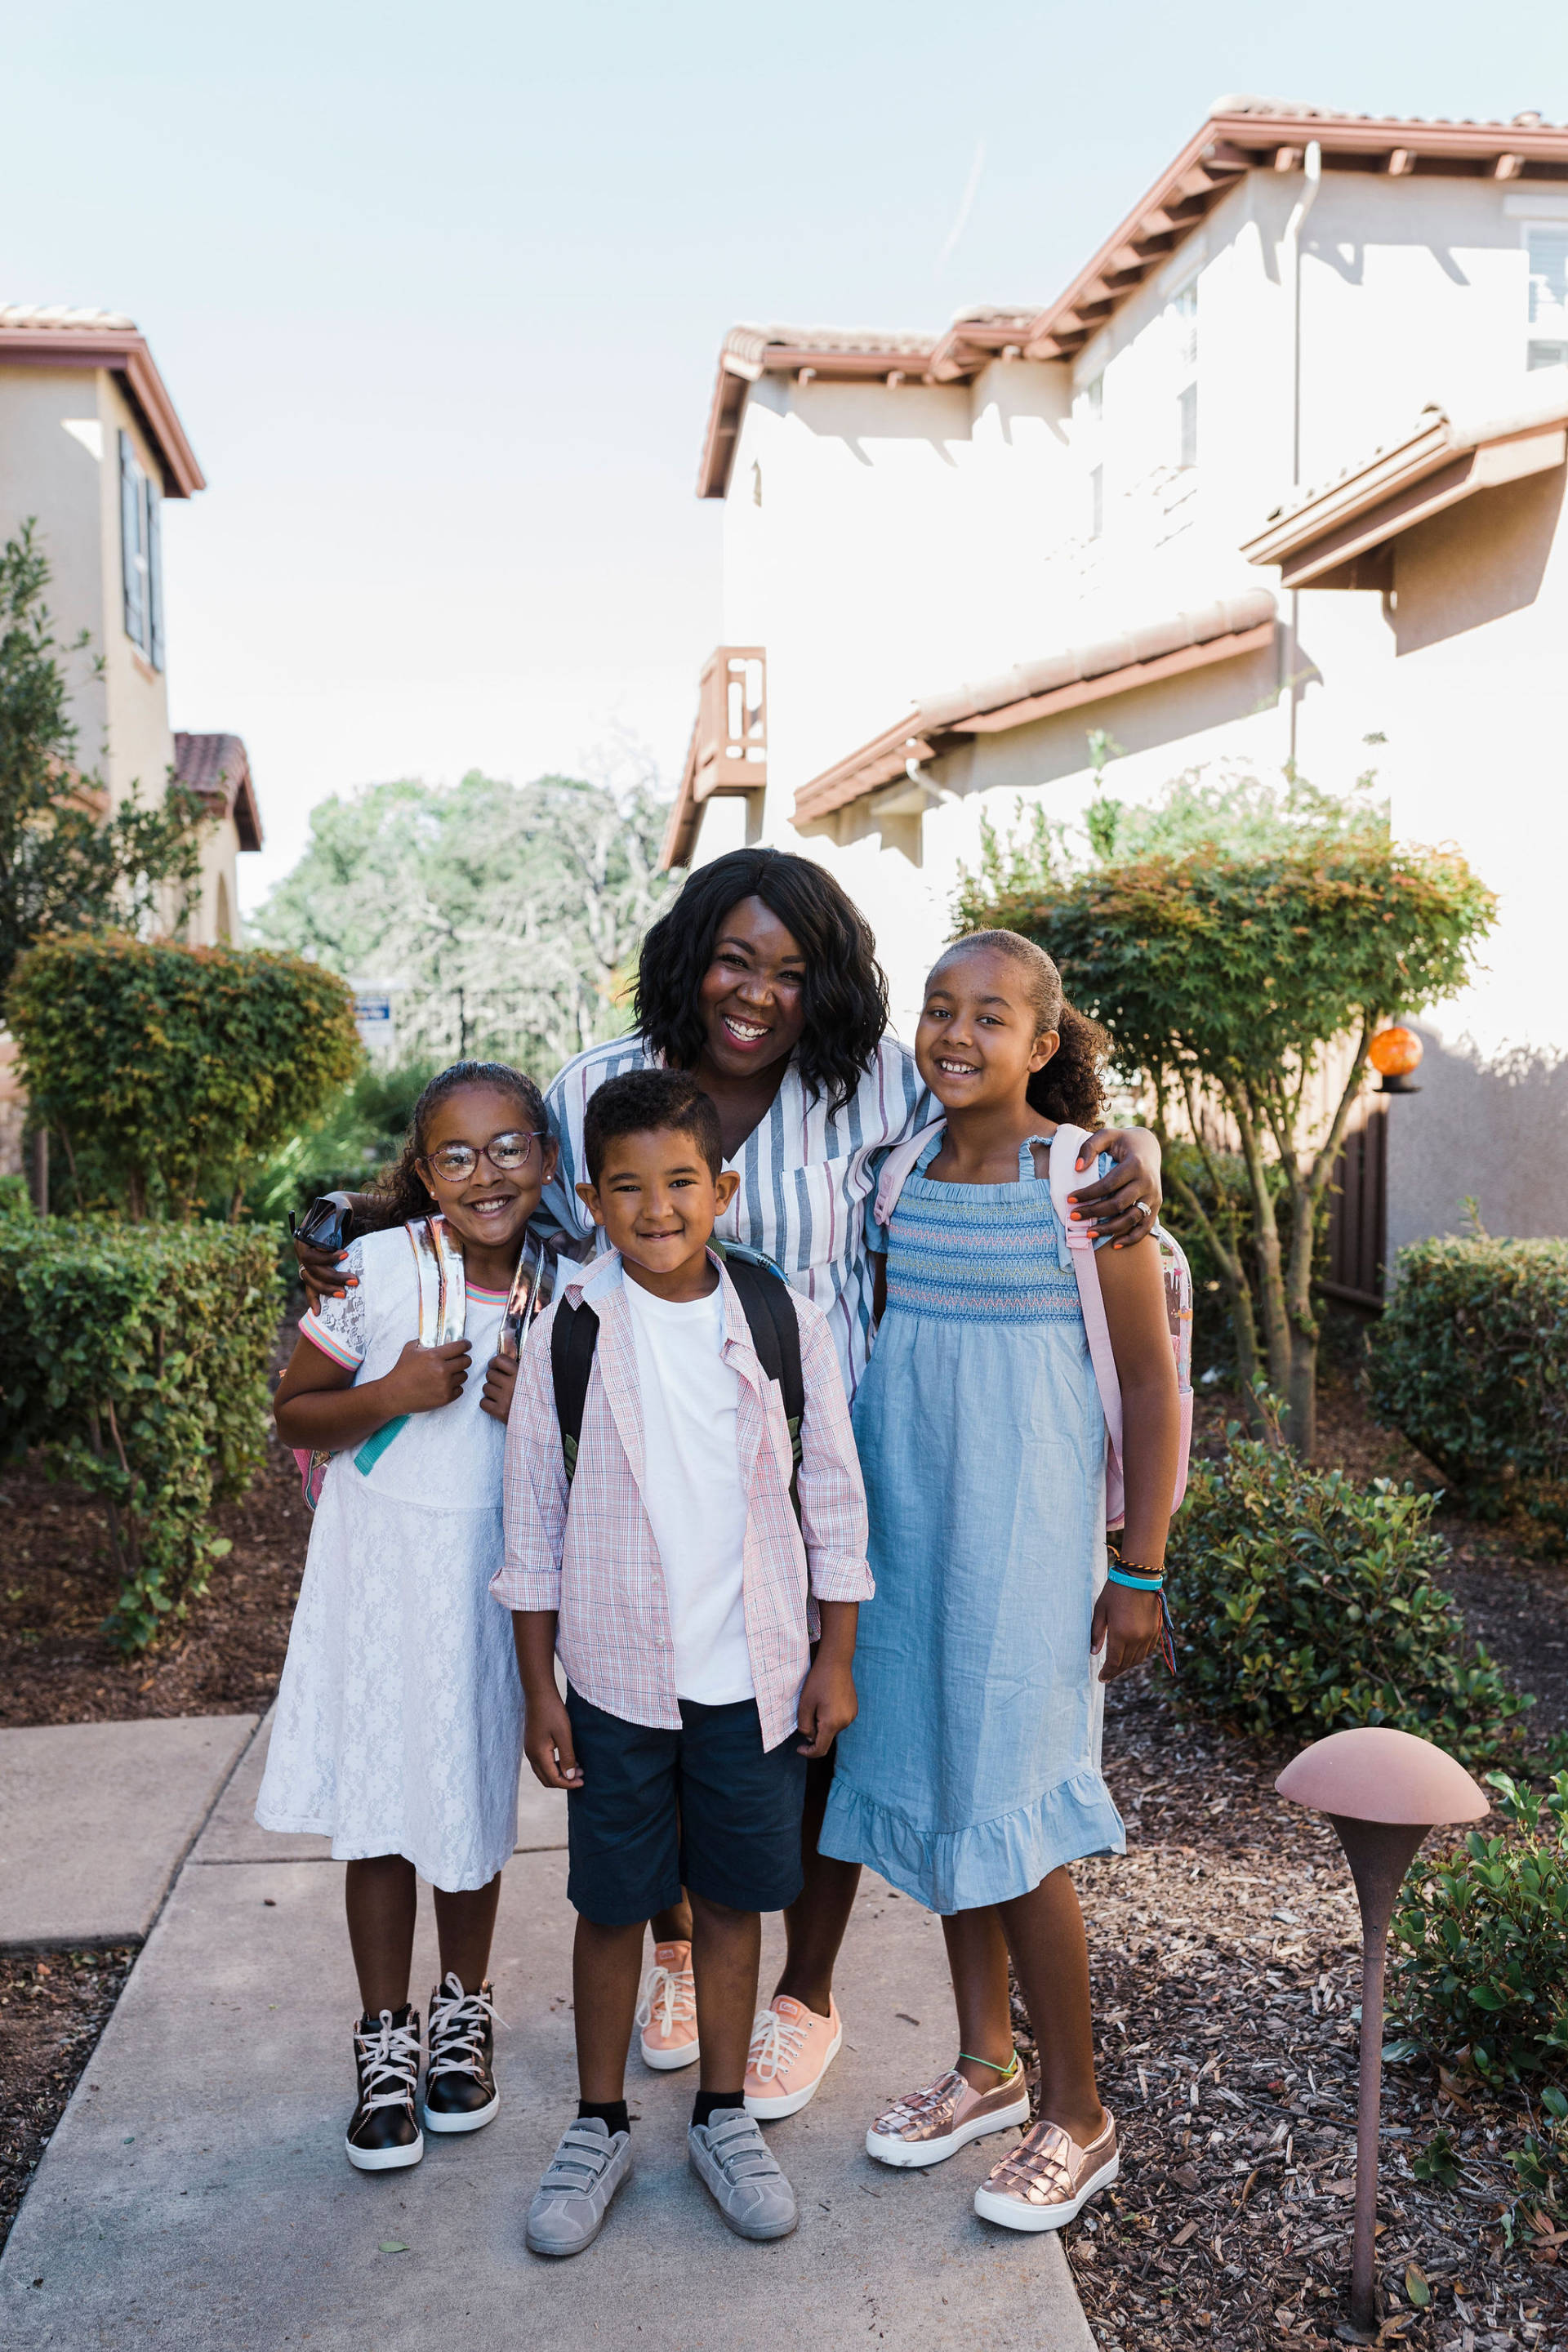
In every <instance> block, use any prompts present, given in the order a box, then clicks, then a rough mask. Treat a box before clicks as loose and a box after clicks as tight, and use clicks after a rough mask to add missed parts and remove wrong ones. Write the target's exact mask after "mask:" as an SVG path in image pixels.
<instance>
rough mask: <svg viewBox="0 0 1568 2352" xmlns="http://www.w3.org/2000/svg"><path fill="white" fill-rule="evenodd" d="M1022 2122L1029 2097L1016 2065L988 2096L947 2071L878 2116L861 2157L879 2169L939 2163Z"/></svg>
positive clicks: (1021, 2071)
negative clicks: (864, 2155)
mask: <svg viewBox="0 0 1568 2352" xmlns="http://www.w3.org/2000/svg"><path fill="white" fill-rule="evenodd" d="M1028 2120H1029V2093H1028V2088H1027V2085H1026V2083H1025V2080H1024V2070H1023V2068H1022V2066H1016V2067H1015V2068H1014V2070H1013V2072H1012V2074H1009V2075H1007V2076H1005V2079H1004V2080H1002V2081H1000V2082H998V2083H996V2084H994V2085H993V2086H992V2088H991V2089H990V2090H989V2091H977V2090H976V2089H975V2087H974V2085H973V2083H970V2082H966V2081H965V2079H964V2077H963V2075H962V2074H960V2073H959V2072H958V2069H957V2068H956V2067H953V2068H952V2070H951V2071H950V2072H949V2073H948V2074H943V2075H941V2076H940V2077H939V2078H938V2080H937V2081H936V2082H934V2083H932V2084H931V2086H930V2088H929V2089H927V2090H924V2091H911V2092H910V2094H909V2095H908V2096H907V2097H906V2098H902V2099H900V2100H898V2101H897V2102H896V2104H895V2105H892V2106H890V2107H889V2108H888V2109H887V2110H886V2112H885V2113H884V2114H882V2115H879V2116H878V2117H877V2120H876V2122H875V2123H874V2124H873V2125H872V2126H871V2128H870V2130H869V2131H868V2133H867V2135H866V2153H867V2155H868V2156H874V2157H875V2158H876V2159H877V2161H878V2163H879V2164H891V2165H896V2166H900V2167H903V2168H911V2169H913V2168H919V2167H920V2166H921V2165H926V2164H941V2163H942V2160H943V2158H946V2157H950V2156H956V2155H957V2154H958V2151H959V2149H960V2148H961V2147H968V2145H969V2143H970V2141H971V2140H972V2139H984V2137H985V2135H986V2133H987V2132H997V2131H1005V2130H1006V2129H1007V2126H1009V2125H1010V2124H1026V2123H1027V2122H1028Z"/></svg>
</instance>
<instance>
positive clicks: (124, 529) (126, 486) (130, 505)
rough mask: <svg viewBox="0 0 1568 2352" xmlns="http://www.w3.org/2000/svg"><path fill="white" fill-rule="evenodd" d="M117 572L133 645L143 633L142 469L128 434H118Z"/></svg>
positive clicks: (144, 599) (144, 594) (144, 634)
mask: <svg viewBox="0 0 1568 2352" xmlns="http://www.w3.org/2000/svg"><path fill="white" fill-rule="evenodd" d="M120 573H121V580H122V581H123V582H124V584H125V634H126V635H127V636H128V637H129V638H130V639H131V640H132V644H134V645H138V646H140V645H142V644H143V643H144V642H145V640H146V635H147V603H146V588H145V578H146V575H145V569H144V565H143V561H142V471H141V467H139V466H138V465H137V463H136V457H135V453H134V451H133V450H132V446H131V436H130V434H129V433H121V436H120Z"/></svg>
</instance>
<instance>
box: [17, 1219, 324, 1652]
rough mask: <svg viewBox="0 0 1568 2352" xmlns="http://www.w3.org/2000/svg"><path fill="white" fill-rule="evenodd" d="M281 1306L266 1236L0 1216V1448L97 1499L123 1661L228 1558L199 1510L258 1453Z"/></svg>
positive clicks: (112, 1623) (234, 1228) (241, 1482)
mask: <svg viewBox="0 0 1568 2352" xmlns="http://www.w3.org/2000/svg"><path fill="white" fill-rule="evenodd" d="M281 1298H282V1289H281V1284H280V1281H279V1273H278V1262H277V1249H276V1244H275V1240H274V1236H273V1235H272V1234H271V1233H270V1232H268V1230H267V1229H266V1228H265V1227H261V1226H255V1225H219V1224H207V1223H192V1224H184V1225H130V1224H123V1223H119V1222H118V1221H116V1220H115V1219H112V1218H109V1217H80V1218H60V1217H50V1218H41V1219H36V1218H32V1217H19V1216H15V1215H0V1453H5V1452H8V1451H10V1450H12V1449H13V1448H14V1447H16V1445H18V1444H34V1445H37V1446H38V1447H40V1448H41V1449H42V1451H43V1454H44V1456H45V1459H46V1460H47V1463H48V1464H49V1465H50V1466H51V1468H52V1469H54V1470H55V1471H57V1472H58V1475H61V1476H63V1477H67V1478H69V1479H71V1480H73V1481H74V1482H75V1483H76V1484H77V1485H78V1486H83V1487H85V1488H86V1489H87V1490H88V1491H89V1493H90V1494H95V1495H101V1496H103V1497H104V1498H105V1500H106V1502H107V1503H108V1506H109V1520H110V1541H111V1544H112V1546H113V1549H114V1554H115V1561H116V1566H117V1568H118V1570H119V1573H120V1579H121V1588H120V1592H119V1595H118V1597H117V1599H116V1601H115V1603H114V1606H113V1608H112V1610H111V1611H110V1616H109V1620H108V1627H107V1630H108V1632H109V1633H110V1637H111V1638H112V1639H113V1640H114V1641H115V1642H116V1643H118V1644H119V1646H120V1647H121V1648H122V1649H125V1650H132V1651H133V1650H141V1649H145V1647H146V1646H147V1644H148V1643H149V1642H151V1641H152V1640H153V1636H154V1634H155V1633H157V1631H158V1629H159V1627H160V1625H161V1624H162V1622H163V1620H164V1619H165V1618H167V1617H168V1616H170V1615H171V1614H173V1615H174V1616H184V1613H185V1608H186V1604H187V1602H189V1601H193V1600H195V1598H196V1597H197V1595H198V1594H200V1593H201V1592H202V1591H204V1590H205V1586H206V1582H207V1579H208V1577H209V1575H210V1574H211V1572H212V1568H213V1564H214V1562H215V1561H216V1560H217V1559H220V1558H221V1557H222V1556H223V1554H224V1553H225V1552H226V1551H227V1549H229V1547H228V1544H227V1542H226V1540H225V1539H223V1538H219V1537H217V1536H216V1535H215V1534H214V1533H213V1530H212V1524H211V1515H212V1507H213V1504H214V1502H215V1501H216V1500H218V1499H220V1498H222V1497H223V1496H228V1495H233V1494H238V1493H241V1492H243V1491H244V1489H245V1487H246V1486H248V1485H249V1483H250V1480H251V1478H252V1477H253V1476H254V1475H255V1474H256V1472H257V1470H258V1468H259V1467H260V1465H261V1463H262V1461H263V1459H264V1457H265V1450H266V1444H267V1429H268V1387H267V1369H268V1362H269V1360H270V1358H271V1353H272V1349H273V1346H274V1344H275V1341H276V1338H277V1331H278V1318H279V1312H280V1307H281Z"/></svg>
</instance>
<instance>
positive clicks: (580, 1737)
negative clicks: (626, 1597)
mask: <svg viewBox="0 0 1568 2352" xmlns="http://www.w3.org/2000/svg"><path fill="white" fill-rule="evenodd" d="M566 1712H567V1714H568V1715H569V1716H570V1717H571V1718H572V1742H573V1746H574V1748H575V1749H576V1751H577V1761H578V1763H579V1764H580V1765H581V1766H582V1768H583V1786H582V1787H581V1788H580V1789H574V1790H572V1791H571V1793H570V1794H569V1796H568V1797H567V1800H566V1840H567V1853H568V1870H567V1877H566V1899H567V1901H568V1902H569V1903H570V1904H571V1906H572V1907H573V1909H574V1911H577V1912H580V1913H581V1915H582V1916H583V1917H584V1919H591V1920H593V1921H594V1923H595V1926H597V1927H631V1926H633V1925H634V1924H635V1923H636V1922H637V1921H638V1920H641V1919H650V1918H652V1916H653V1915H654V1913H655V1912H656V1911H668V1910H671V1909H673V1907H674V1906H675V1905H676V1904H678V1903H679V1900H680V1890H681V1888H682V1887H683V1886H686V1887H689V1889H690V1891H691V1893H692V1894H693V1895H703V1896H705V1897H706V1899H707V1900H708V1901H709V1902H710V1903H722V1904H724V1905H726V1906H728V1907H729V1909H731V1911H782V1910H784V1907H785V1906H786V1905H788V1904H791V1903H793V1902H794V1901H795V1897H796V1895H798V1894H799V1893H800V1889H801V1868H800V1822H801V1811H802V1808H803V1806H804V1803H805V1757H804V1756H802V1755H801V1754H800V1753H799V1747H800V1742H799V1739H798V1738H797V1737H796V1735H795V1734H794V1733H793V1732H792V1733H791V1735H790V1737H789V1738H787V1739H785V1740H784V1741H783V1742H782V1743H781V1744H780V1745H779V1746H778V1747H777V1748H769V1749H767V1750H765V1751H764V1749H763V1729H762V1724H761V1722H760V1720H759V1718H758V1716H757V1702H756V1700H755V1699H754V1698H742V1699H737V1700H736V1701H735V1703H734V1704H733V1706H703V1705H702V1704H701V1702H700V1700H697V1699H690V1698H683V1699H682V1700H681V1701H680V1729H679V1731H661V1730H659V1729H658V1728H657V1727H655V1726H653V1725H651V1724H646V1723H626V1722H624V1721H623V1720H622V1718H621V1717H619V1716H617V1715H606V1714H605V1711H604V1709H603V1707H597V1706H594V1705H592V1703H591V1702H590V1701H589V1700H587V1699H585V1698H584V1697H583V1696H581V1694H580V1693H579V1692H577V1691H574V1690H571V1689H568V1691H567V1693H566Z"/></svg>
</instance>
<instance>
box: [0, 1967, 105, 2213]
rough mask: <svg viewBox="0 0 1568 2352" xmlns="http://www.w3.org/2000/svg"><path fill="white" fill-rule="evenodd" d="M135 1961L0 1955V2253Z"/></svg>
mask: <svg viewBox="0 0 1568 2352" xmlns="http://www.w3.org/2000/svg"><path fill="white" fill-rule="evenodd" d="M135 1957H136V1950H135V1947H134V1946H133V1945H131V1944H121V1945H114V1946H112V1947H110V1948H108V1949H106V1950H103V1951H93V1952H28V1953H26V1954H23V1955H20V1956H15V1957H11V1958H6V1957H5V1955H3V1954H0V2245H4V2244H5V2240H6V2237H7V2236H8V2235H9V2233H10V2229H11V2224H12V2222H13V2221H15V2220H16V2209H17V2207H18V2206H19V2205H20V2204H21V2202H22V2199H23V2197H24V2196H25V2195H26V2189H27V2183H28V2181H29V2180H30V2179H32V2176H33V2173H34V2171H35V2169H36V2168H37V2162H38V2158H39V2157H40V2156H41V2155H42V2154H43V2152H44V2149H45V2147H46V2146H47V2143H48V2139H49V2136H50V2134H51V2133H52V2132H53V2130H54V2128H55V2126H56V2125H57V2124H58V2121H59V2119H60V2116H62V2115H63V2113H64V2112H65V2105H66V2101H67V2100H68V2098H69V2097H70V2095H71V2093H72V2091H73V2090H74V2089H75V2088H76V2084H77V2082H78V2079H79V2076H80V2074H81V2071H82V2069H83V2067H84V2066H85V2065H86V2064H87V2063H88V2060H89V2058H90V2057H91V2056H92V2053H93V2051H94V2050H95V2049H96V2048H97V2046H98V2037H99V2035H100V2033H101V2032H103V2029H104V2027H105V2026H106V2025H107V2024H108V2022H109V2013H110V2010H111V2009H112V2008H113V2007H114V2004H115V2002H116V2001H117V2000H119V1998H120V1989H121V1985H122V1984H123V1983H124V1982H125V1979H126V1976H127V1974H128V1973H129V1970H130V1968H131V1963H132V1960H133V1959H134V1958H135Z"/></svg>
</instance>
